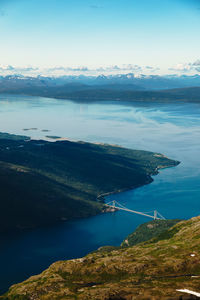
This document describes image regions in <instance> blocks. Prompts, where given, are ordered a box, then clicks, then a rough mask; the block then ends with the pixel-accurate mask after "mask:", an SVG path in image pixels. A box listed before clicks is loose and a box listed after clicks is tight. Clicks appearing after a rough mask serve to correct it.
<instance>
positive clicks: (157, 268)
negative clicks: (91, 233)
mask: <svg viewBox="0 0 200 300" xmlns="http://www.w3.org/2000/svg"><path fill="white" fill-rule="evenodd" d="M199 253H200V217H196V218H193V219H191V220H188V221H182V222H179V223H178V224H176V225H175V226H173V227H172V228H170V229H168V230H167V231H164V232H163V233H162V234H160V235H159V236H157V237H155V238H153V239H151V240H149V241H146V242H144V243H141V244H138V245H136V246H132V247H128V248H122V249H114V250H112V251H110V252H109V251H105V252H103V251H97V252H95V253H92V254H89V255H87V256H86V257H84V258H82V259H76V260H71V261H60V262H56V263H54V264H53V265H51V266H50V267H49V268H48V269H47V270H46V271H44V272H43V273H42V274H40V275H37V276H33V277H31V278H30V279H28V280H27V281H25V282H23V283H20V284H17V285H14V286H12V287H11V288H10V290H9V292H8V293H7V294H6V295H4V296H2V297H0V299H1V300H17V299H18V300H19V299H21V300H30V299H34V300H56V299H57V300H58V299H93V300H95V299H127V300H129V299H153V300H159V299H166V300H167V299H177V300H178V299H196V298H190V297H189V298H184V296H182V295H184V294H182V293H181V292H178V291H177V289H184V288H185V289H189V290H193V291H197V292H198V291H199V289H200V280H199V278H200V255H199ZM191 254H193V256H191Z"/></svg>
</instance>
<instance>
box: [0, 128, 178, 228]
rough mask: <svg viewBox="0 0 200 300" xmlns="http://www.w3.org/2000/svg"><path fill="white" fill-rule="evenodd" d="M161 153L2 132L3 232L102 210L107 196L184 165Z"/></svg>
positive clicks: (0, 163)
mask: <svg viewBox="0 0 200 300" xmlns="http://www.w3.org/2000/svg"><path fill="white" fill-rule="evenodd" d="M178 164H179V162H178V161H174V160H171V159H168V158H167V157H165V156H164V155H161V154H159V153H152V152H148V151H139V150H131V149H125V148H122V147H119V146H114V145H107V144H92V143H86V142H72V141H68V140H64V141H55V142H48V141H45V140H31V139H28V138H27V137H23V136H22V137H20V136H12V135H8V134H0V176H1V180H0V188H1V201H0V211H1V218H0V232H1V233H3V232H8V231H13V230H23V229H27V228H35V227H39V226H46V225H48V224H54V223H56V222H59V221H63V220H65V221H67V220H72V219H77V218H85V217H88V216H92V215H96V214H99V213H102V212H103V211H104V210H105V206H104V197H103V196H100V195H102V194H103V195H105V194H109V193H117V192H120V191H124V190H127V189H132V188H137V187H139V186H142V185H145V184H148V183H150V182H152V180H153V179H152V177H151V175H155V174H157V173H158V169H160V168H166V167H173V166H176V165H178Z"/></svg>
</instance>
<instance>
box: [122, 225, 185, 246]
mask: <svg viewBox="0 0 200 300" xmlns="http://www.w3.org/2000/svg"><path fill="white" fill-rule="evenodd" d="M178 222H180V220H177V219H176V220H154V221H150V222H147V223H144V224H142V225H140V226H138V228H137V229H136V230H135V231H134V232H133V233H131V234H129V235H128V237H127V238H126V239H125V240H124V241H123V243H122V246H123V247H127V246H134V245H137V244H139V243H141V242H145V241H148V240H150V239H151V238H153V237H155V236H157V235H159V234H161V233H162V232H163V231H165V230H168V229H169V228H170V227H172V226H174V225H175V224H176V223H178Z"/></svg>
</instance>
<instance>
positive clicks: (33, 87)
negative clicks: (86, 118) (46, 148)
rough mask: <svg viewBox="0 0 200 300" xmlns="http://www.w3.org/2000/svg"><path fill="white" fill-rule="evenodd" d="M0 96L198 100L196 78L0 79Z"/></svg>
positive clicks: (198, 78) (199, 85) (198, 80)
mask: <svg viewBox="0 0 200 300" xmlns="http://www.w3.org/2000/svg"><path fill="white" fill-rule="evenodd" d="M0 93H1V94H2V93H11V94H25V95H34V96H44V97H55V98H62V99H72V100H79V101H92V100H128V101H133V100H136V101H139V100H140V101H147V100H150V101H152V100H172V99H178V100H184V101H200V75H198V74H197V75H194V76H186V75H183V76H176V75H174V76H172V75H170V76H157V75H151V76H147V75H141V76H140V77H135V76H134V74H132V73H131V74H120V75H109V76H105V75H101V76H97V77H95V76H84V75H80V76H61V77H43V76H38V77H25V76H22V75H18V76H17V75H9V76H0Z"/></svg>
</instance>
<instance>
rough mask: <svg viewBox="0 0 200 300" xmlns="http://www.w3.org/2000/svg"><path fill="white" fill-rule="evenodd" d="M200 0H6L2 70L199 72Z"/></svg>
mask: <svg viewBox="0 0 200 300" xmlns="http://www.w3.org/2000/svg"><path fill="white" fill-rule="evenodd" d="M199 32H200V0H0V74H7V73H15V72H17V73H27V74H28V73H31V74H34V73H35V74H36V73H40V72H46V73H49V74H51V73H52V74H53V73H55V74H61V73H70V74H71V73H85V74H89V73H91V74H95V73H109V72H110V73H128V72H132V73H135V74H140V73H146V74H148V73H152V74H153V73H154V74H167V73H169V74H170V73H171V74H172V73H179V74H182V73H185V74H195V73H200V37H199V36H200V34H199Z"/></svg>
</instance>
